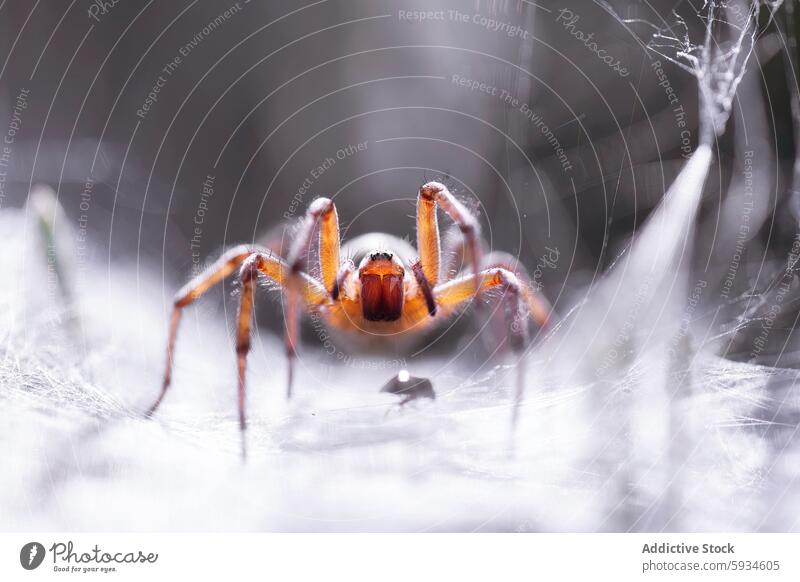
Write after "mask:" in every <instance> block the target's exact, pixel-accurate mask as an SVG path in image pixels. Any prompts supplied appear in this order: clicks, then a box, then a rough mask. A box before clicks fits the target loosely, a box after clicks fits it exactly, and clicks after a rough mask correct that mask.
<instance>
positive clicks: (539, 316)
mask: <svg viewBox="0 0 800 582" xmlns="http://www.w3.org/2000/svg"><path fill="white" fill-rule="evenodd" d="M484 264H485V265H486V268H487V269H491V268H493V267H500V268H502V269H506V270H507V271H510V272H512V273H514V274H515V275H516V276H517V278H518V279H519V280H520V282H521V283H522V294H521V297H522V300H523V301H524V302H525V304H526V306H527V308H528V311H530V313H531V315H532V316H533V320H534V321H535V322H536V324H537V325H538V326H539V327H543V328H546V327H548V326H549V325H551V324H552V323H553V319H554V314H553V308H552V306H551V305H550V302H549V301H548V300H547V298H546V297H545V296H544V295H542V294H541V293H540V292H539V291H538V290H537V289H536V288H535V287H534V282H533V281H531V277H530V275H529V274H528V271H527V269H525V267H524V266H523V265H522V264H521V263H520V262H519V261H518V260H517V259H516V257H514V256H513V255H512V254H510V253H506V252H504V251H492V252H491V253H489V254H488V255H486V257H485V258H484Z"/></svg>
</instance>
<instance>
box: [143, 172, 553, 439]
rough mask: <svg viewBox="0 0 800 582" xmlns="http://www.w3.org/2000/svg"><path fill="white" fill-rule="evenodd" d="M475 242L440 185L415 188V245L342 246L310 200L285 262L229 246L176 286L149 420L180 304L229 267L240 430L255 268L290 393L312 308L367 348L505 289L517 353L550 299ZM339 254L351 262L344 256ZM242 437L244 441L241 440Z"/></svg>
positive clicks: (470, 223) (467, 215)
mask: <svg viewBox="0 0 800 582" xmlns="http://www.w3.org/2000/svg"><path fill="white" fill-rule="evenodd" d="M438 207H441V208H442V209H443V210H444V212H445V213H446V214H447V215H448V216H449V217H450V218H451V219H452V220H453V222H454V223H455V224H456V225H457V227H458V228H459V230H460V232H461V237H462V239H461V242H462V243H463V244H462V248H463V251H464V252H463V255H464V257H467V261H466V262H467V263H468V264H469V266H467V267H466V268H465V269H463V270H462V272H460V273H456V274H454V275H449V274H448V273H445V274H443V273H444V272H446V271H448V269H444V268H443V261H442V249H441V246H442V245H441V238H440V235H439V224H438V219H437V208H438ZM317 233H318V235H317V236H318V253H316V255H318V256H317V257H316V259H317V260H318V262H319V264H318V265H317V267H318V268H317V269H313V271H318V273H319V277H318V278H317V277H314V276H312V275H310V274H309V273H308V271H307V263H308V262H309V255H310V254H311V252H310V251H311V249H312V245H313V242H314V236H315V234H317ZM480 240H481V239H480V224H479V222H478V220H477V218H476V217H475V216H474V215H473V214H472V213H471V212H470V211H469V210H468V209H467V208H466V207H465V206H464V204H462V203H461V202H460V201H459V200H458V199H457V198H456V197H455V196H453V194H452V193H451V192H450V191H449V190H448V189H447V187H446V186H444V185H443V184H440V183H438V182H429V183H427V184H425V185H423V186H422V187H421V188H420V190H419V194H418V196H417V250H416V251H415V250H414V248H413V247H412V246H411V245H410V244H409V243H408V242H406V241H404V240H401V239H399V238H396V237H392V236H390V235H385V234H380V233H373V234H368V235H363V236H360V237H357V238H356V239H353V240H352V241H350V243H348V244H346V245H344V246H342V245H340V240H339V219H338V215H337V213H336V206H335V204H334V203H333V201H332V200H330V199H328V198H317V199H316V200H314V201H313V202H312V203H311V204H310V206H309V208H308V210H307V212H306V216H305V217H304V218H303V220H302V222H301V224H300V227H299V229H298V231H297V235H296V237H295V239H294V240H293V241H292V243H291V246H290V250H289V253H288V256H287V257H286V258H285V259H284V258H282V257H279V256H276V254H275V253H274V252H272V251H270V250H268V249H267V248H265V247H258V246H251V245H241V246H237V247H234V248H232V249H230V250H228V251H227V252H225V253H224V254H223V255H222V256H221V257H220V258H219V259H218V260H217V261H216V262H215V263H214V264H212V265H211V266H210V267H209V268H208V269H206V270H205V271H204V272H203V273H201V274H200V275H198V276H197V277H195V278H194V279H192V280H191V281H189V283H188V284H186V285H185V286H184V287H183V288H182V289H181V290H180V291H178V293H177V294H176V295H175V299H174V309H173V312H172V317H171V320H170V325H169V335H168V340H167V363H166V371H165V372H164V381H163V385H162V388H161V393H160V394H159V396H158V399H157V400H156V401H155V403H154V404H153V405H152V406H151V408H150V409H149V411H148V413H147V414H148V416H151V415H152V414H153V413H154V412H155V411H156V409H157V408H158V406H159V405H160V404H161V401H162V400H163V399H164V396H165V394H166V393H167V389H168V388H169V386H170V381H171V378H172V366H173V360H174V353H175V339H176V337H177V333H178V324H179V323H180V319H181V313H182V312H183V309H184V308H185V307H186V306H188V305H189V304H191V303H192V302H194V301H195V300H197V299H198V298H199V297H200V296H201V295H203V294H204V293H205V292H206V291H208V290H209V289H210V288H211V287H212V286H214V285H216V284H217V283H219V282H221V281H222V280H223V279H224V278H226V277H228V276H229V275H231V274H233V273H234V272H235V271H236V270H237V269H238V270H239V279H240V281H241V296H240V299H239V312H238V316H237V319H238V322H237V328H236V357H237V362H238V403H239V427H240V429H241V431H242V433H243V434H244V430H245V428H246V424H247V421H246V416H245V371H246V365H247V354H248V352H249V350H250V334H251V322H252V316H253V296H254V293H255V288H256V283H257V281H258V277H259V274H260V275H262V276H264V277H266V279H267V280H268V281H270V282H272V283H273V284H274V285H275V286H277V287H278V288H280V290H281V291H282V292H283V295H284V301H285V316H286V318H285V321H286V325H285V345H286V356H287V360H288V383H287V395H288V396H291V391H292V379H293V361H294V359H295V354H296V348H297V343H298V333H299V319H300V315H301V309H305V310H306V311H309V312H314V313H316V314H318V315H319V316H320V318H321V319H322V320H323V321H324V322H325V323H326V324H327V326H328V327H329V328H331V329H333V330H339V331H341V332H344V333H345V334H347V335H348V337H351V338H353V339H356V338H358V337H360V338H367V339H368V341H369V342H370V343H373V344H374V343H376V342H380V341H388V342H395V341H397V340H398V339H399V338H402V337H404V336H408V335H418V334H420V333H422V332H424V331H427V330H429V329H430V328H431V327H432V326H433V325H435V324H436V323H438V322H441V321H443V320H446V319H447V318H448V317H450V316H452V315H453V314H454V313H456V312H457V310H458V309H459V308H461V307H462V306H464V305H465V304H467V303H469V302H470V301H471V300H472V299H473V298H475V297H477V296H479V295H481V294H482V293H484V292H486V291H489V290H492V289H499V290H502V291H504V293H503V300H504V302H505V307H506V315H507V322H508V333H509V336H508V337H509V342H510V344H511V346H512V348H514V349H515V350H517V351H518V350H520V349H521V348H522V347H523V346H524V343H525V341H526V339H527V335H528V334H527V328H528V316H529V314H530V315H532V316H533V319H534V320H535V322H536V323H537V324H538V325H539V326H545V325H546V324H547V323H548V321H549V320H550V318H551V308H550V304H549V303H548V301H547V300H546V299H545V298H544V297H543V296H541V295H540V294H539V293H538V292H537V291H535V290H534V289H533V288H532V287H531V286H530V284H529V281H528V277H527V274H526V273H525V271H524V269H523V268H522V267H521V266H519V265H518V264H517V261H516V260H515V259H514V258H513V257H512V256H511V255H509V254H507V253H501V252H493V253H489V254H488V255H486V256H485V257H484V256H483V255H482V250H481V242H480ZM390 249H391V250H390ZM342 255H344V256H346V257H349V258H345V259H344V260H342V258H341V257H342ZM356 264H357V265H358V266H356ZM242 442H243V446H244V439H243V441H242ZM243 453H244V449H243Z"/></svg>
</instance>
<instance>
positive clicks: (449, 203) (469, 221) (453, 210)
mask: <svg viewBox="0 0 800 582" xmlns="http://www.w3.org/2000/svg"><path fill="white" fill-rule="evenodd" d="M439 206H441V208H442V210H444V211H445V212H446V213H447V215H448V216H449V217H450V218H451V219H452V220H453V222H455V224H456V225H457V226H458V228H459V230H461V234H462V236H463V237H464V245H465V247H466V252H467V254H468V256H469V260H470V262H471V264H472V272H473V273H477V272H478V271H479V270H480V267H481V249H480V244H479V240H480V223H479V222H478V219H477V218H475V216H474V215H473V214H472V213H471V212H470V211H469V210H468V209H467V207H466V206H464V205H463V204H462V203H461V202H459V200H458V199H457V198H456V197H455V196H453V194H451V193H450V190H448V189H447V186H445V185H444V184H440V183H439V182H428V183H427V184H425V185H423V186H422V188H420V189H419V195H418V197H417V249H418V251H419V258H420V264H421V266H422V272H423V273H424V275H425V278H426V279H427V280H428V283H429V284H430V285H431V287H436V285H437V284H438V283H439V278H440V270H441V237H440V235H439V223H438V220H437V218H436V209H437V207H439ZM473 287H475V288H477V287H478V282H477V281H475V280H473Z"/></svg>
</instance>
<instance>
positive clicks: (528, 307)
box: [433, 257, 551, 426]
mask: <svg viewBox="0 0 800 582" xmlns="http://www.w3.org/2000/svg"><path fill="white" fill-rule="evenodd" d="M495 258H498V257H495ZM476 281H477V285H476ZM476 287H477V288H476ZM492 289H502V290H503V300H504V302H505V310H506V321H507V325H508V341H509V344H510V345H511V349H512V350H513V351H514V353H515V354H517V355H521V354H522V352H523V350H524V348H525V345H526V344H527V341H528V314H532V315H533V317H534V320H535V321H536V323H537V324H539V325H540V326H545V325H547V323H548V320H549V318H550V317H551V315H550V314H551V311H550V306H549V303H547V300H545V299H544V298H542V297H540V296H539V295H538V294H537V293H536V292H535V291H534V290H533V289H531V288H530V286H529V285H528V284H527V283H526V282H525V281H523V280H521V279H520V277H518V276H517V275H515V274H514V273H513V272H512V271H510V270H509V269H506V268H503V267H491V268H488V269H484V270H483V271H480V272H479V273H478V275H477V277H475V276H473V275H471V274H470V275H465V276H462V277H459V278H457V279H453V280H452V281H448V282H447V283H443V284H441V285H439V286H437V287H436V288H435V289H434V290H433V295H434V300H435V302H436V305H437V307H438V308H439V310H440V311H441V312H442V313H444V314H449V313H452V312H453V311H455V310H456V309H457V308H459V307H460V306H461V305H463V304H464V303H466V302H467V301H469V300H470V299H472V298H474V297H475V296H476V295H477V294H481V293H485V292H486V291H490V290H492ZM523 363H524V361H523V360H522V359H520V360H519V362H518V363H517V386H516V395H515V399H514V413H513V416H512V426H513V425H514V424H516V419H517V410H518V407H519V404H520V402H522V397H523V394H524V390H525V368H524V365H523Z"/></svg>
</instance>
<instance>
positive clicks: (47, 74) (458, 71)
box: [0, 1, 791, 295]
mask: <svg viewBox="0 0 800 582" xmlns="http://www.w3.org/2000/svg"><path fill="white" fill-rule="evenodd" d="M681 4H682V3H678V5H677V6H676V8H677V9H681ZM656 8H658V5H656ZM663 8H664V9H665V11H664V14H661V15H659V14H657V13H656V12H654V11H653V10H654V9H653V7H651V6H649V5H646V4H641V3H638V2H630V3H620V2H617V3H615V6H614V9H615V10H616V12H617V13H618V14H620V15H621V16H623V17H625V18H647V19H649V20H651V21H656V22H658V21H659V19H660V18H662V17H663V18H669V17H670V16H671V15H670V14H669V8H672V6H664V7H663ZM565 9H567V5H566V4H565V5H563V6H562V5H560V4H558V3H554V2H548V1H544V2H515V1H494V2H483V1H478V2H468V3H453V5H452V6H451V5H449V4H443V5H437V6H432V5H429V4H428V3H416V4H414V3H412V4H407V3H404V2H389V1H380V2H374V1H370V2H366V1H365V2H336V1H322V2H313V3H309V4H307V5H298V4H297V3H294V2H269V3H255V2H243V1H242V2H239V3H236V4H232V3H225V2H199V1H195V2H185V3H164V2H148V3H144V4H142V3H135V2H125V1H120V2H117V3H115V4H113V7H112V6H109V5H108V3H102V2H97V3H90V2H73V3H72V4H70V5H69V7H68V9H67V7H65V6H62V5H60V4H59V5H53V4H49V5H48V4H46V3H41V4H39V3H37V4H29V3H25V2H15V1H10V2H7V3H6V5H5V6H4V7H3V9H2V13H3V18H2V21H0V22H1V24H0V26H2V27H3V31H4V32H3V34H2V43H3V44H4V49H3V52H4V54H6V56H7V58H6V59H5V62H4V67H3V71H2V76H1V77H0V83H2V94H3V100H2V103H1V104H0V114H2V116H3V118H5V117H10V116H11V111H12V109H13V106H14V103H15V100H16V97H17V95H18V93H19V92H20V90H22V89H25V90H28V91H29V92H30V94H29V96H28V97H27V99H26V109H25V110H24V115H23V120H22V128H21V130H20V131H19V133H18V135H17V136H16V139H15V143H14V148H13V155H12V159H11V165H10V168H9V172H8V176H7V179H6V190H5V197H4V198H3V200H2V205H3V206H6V207H8V206H11V207H14V206H21V205H22V204H23V203H24V202H25V200H26V198H27V192H28V189H29V186H30V184H31V183H32V182H33V183H36V182H45V183H48V184H50V185H52V186H53V187H55V188H57V190H58V197H59V200H60V201H61V203H62V205H63V206H64V208H65V209H66V211H67V214H68V215H69V216H70V218H71V219H72V220H73V221H75V222H76V223H77V222H78V221H79V220H81V218H83V219H84V220H83V222H84V223H85V227H86V230H87V233H88V236H89V237H90V238H91V240H92V241H93V242H94V243H96V248H97V249H98V251H97V252H102V253H103V254H105V252H106V251H108V252H109V256H110V257H112V258H113V259H115V260H117V259H118V260H123V261H124V260H131V259H132V258H133V257H135V258H136V260H139V261H144V262H147V263H159V262H160V261H162V260H163V261H164V269H165V274H166V277H167V280H168V283H169V285H175V284H177V282H180V281H181V280H182V279H183V278H184V277H185V276H186V275H187V274H188V273H190V272H191V269H192V266H193V264H196V263H197V260H198V256H197V255H198V254H199V256H200V258H201V259H202V260H203V261H205V259H206V258H207V257H209V256H213V255H215V254H216V253H218V252H219V250H220V249H221V248H222V247H223V246H225V245H230V244H234V243H238V242H242V241H252V240H255V239H257V238H258V237H259V236H260V234H262V233H265V232H269V229H270V228H271V227H273V226H275V225H276V224H279V223H281V222H284V221H285V216H299V215H302V213H303V212H304V210H305V207H306V206H307V204H308V203H309V202H310V201H311V200H312V199H313V198H314V197H316V196H320V195H326V196H334V197H335V199H336V203H337V205H338V208H339V215H340V218H341V220H342V224H343V228H344V229H345V233H346V235H347V236H350V237H352V236H354V235H357V234H360V233H364V232H369V231H372V230H384V231H388V232H391V233H392V234H396V235H399V236H410V237H411V238H412V240H414V220H413V213H414V201H415V196H416V190H417V188H418V187H419V185H420V184H422V183H423V182H425V181H426V180H429V179H439V180H443V181H445V182H447V183H448V184H449V185H450V186H451V187H452V188H453V190H454V191H455V192H456V193H457V194H458V195H459V196H461V197H462V198H463V199H466V200H468V201H470V202H471V203H472V204H473V206H474V207H476V208H478V209H479V212H480V214H481V221H482V223H483V225H484V228H485V232H486V235H487V238H488V239H489V244H490V246H491V247H492V248H497V249H503V250H507V251H509V252H512V253H514V254H517V255H519V256H520V258H521V260H522V261H523V263H525V264H526V265H527V266H528V267H529V269H531V270H533V269H534V268H535V266H536V264H537V262H538V261H539V259H540V257H541V256H542V254H543V253H547V251H545V247H546V246H547V247H550V248H552V249H557V250H558V252H559V254H560V256H561V257H562V259H561V261H559V264H558V265H557V266H556V267H555V268H546V269H543V270H541V271H542V272H541V283H542V284H543V285H545V286H547V287H548V288H549V289H550V290H552V292H553V293H554V295H558V294H559V292H560V289H561V286H562V284H563V283H565V282H567V289H575V288H578V287H580V286H581V285H582V284H584V283H585V282H586V281H587V280H588V279H587V277H588V276H591V273H593V272H595V270H596V269H598V268H602V266H604V265H605V264H606V262H607V261H608V257H609V255H608V253H607V252H605V251H606V248H607V247H606V243H609V244H610V245H611V248H615V247H616V246H617V245H618V244H619V243H620V241H624V240H626V239H627V238H628V237H629V235H630V233H631V231H632V230H633V228H634V225H635V224H636V222H637V220H640V219H641V218H642V217H644V216H646V215H647V213H648V211H649V209H650V208H652V206H653V205H654V204H655V203H657V202H658V201H659V199H660V197H661V195H662V194H663V191H664V189H665V184H666V185H668V184H669V183H670V182H671V180H672V178H673V177H674V175H675V174H676V173H677V171H678V170H679V169H680V165H681V163H682V161H683V158H682V157H681V155H682V151H681V146H682V145H683V146H686V145H687V144H686V143H685V142H686V141H687V138H688V140H689V141H691V143H694V140H695V135H694V134H695V131H694V128H695V127H696V101H697V99H696V93H697V90H696V84H695V83H694V80H693V79H692V78H691V77H690V76H689V75H687V74H685V73H683V72H681V71H679V70H678V69H677V68H675V67H673V66H672V65H670V64H669V63H667V62H666V61H664V60H663V59H662V60H661V61H662V67H659V68H658V70H657V69H655V68H653V66H652V64H653V62H654V58H653V55H652V54H651V53H648V52H646V51H644V50H643V49H642V46H641V45H640V44H639V42H638V41H637V38H636V36H634V35H633V34H632V33H631V31H630V30H626V27H625V26H623V25H621V24H620V23H618V22H616V21H615V20H614V19H613V18H612V17H611V16H610V15H609V13H608V12H607V10H606V8H605V7H604V6H603V5H601V4H600V3H597V2H590V1H583V2H579V3H577V4H575V5H574V6H572V7H571V8H569V12H568V13H562V10H565ZM426 12H427V14H426ZM573 15H574V16H578V17H579V19H578V20H577V21H575V22H574V23H573V24H572V26H571V28H569V27H568V28H565V25H568V24H569V21H570V20H571V18H574V16H573ZM576 32H578V33H581V32H582V33H584V34H586V35H589V34H590V33H591V34H592V35H593V36H594V37H595V38H596V40H597V42H598V43H599V45H600V46H601V47H602V49H604V50H605V51H606V53H605V54H608V55H612V56H613V57H614V61H615V62H617V61H618V63H619V66H618V67H617V68H618V69H619V71H617V70H614V69H613V67H610V66H608V65H606V64H605V63H604V62H602V61H600V60H599V59H598V58H597V57H596V56H594V55H593V54H592V53H591V52H590V51H589V49H587V47H586V43H585V42H581V41H580V40H578V38H577V37H576V36H575V33H576ZM638 32H640V33H641V31H638ZM183 55H185V56H183ZM176 58H177V59H179V60H180V62H175V59H176ZM776 60H780V59H776ZM662 68H663V72H661V70H662ZM622 69H624V74H620V71H621V70H622ZM771 69H772V73H773V75H774V79H772V81H773V82H772V83H771V84H770V96H771V98H772V99H774V100H775V101H776V103H779V104H780V106H779V107H778V106H776V107H774V109H773V110H772V112H771V113H772V116H773V117H772V119H770V125H771V126H772V127H774V129H775V133H774V135H775V137H776V141H777V145H778V146H779V152H780V154H781V156H785V157H787V158H788V157H790V156H791V124H790V123H789V121H788V117H787V116H788V115H789V113H788V107H787V105H788V103H787V101H786V99H787V96H786V95H783V94H782V93H781V92H782V91H783V89H782V84H783V80H782V78H783V69H782V67H781V65H780V63H776V66H773V67H771ZM659 74H661V75H666V78H668V83H669V87H670V88H671V89H672V90H674V95H675V96H676V98H677V100H678V101H674V99H675V98H673V102H672V103H671V102H670V95H669V94H668V93H667V92H666V91H665V87H662V86H659V83H660V82H661V80H662V79H661V78H659V76H658V75H659ZM765 80H766V79H765ZM756 82H758V81H756ZM152 97H155V99H151V100H149V98H152ZM781 98H783V99H781ZM676 103H678V104H679V105H681V106H683V108H684V110H685V122H686V128H687V129H688V133H687V134H684V135H682V133H681V132H682V128H681V127H678V125H677V122H676V117H675V114H674V113H673V111H672V109H673V108H674V106H675V104H676ZM753 107H754V106H752V105H751V106H748V105H744V106H743V109H748V110H750V109H752V108H753ZM358 144H363V147H362V150H361V151H357V152H356V153H352V152H349V151H347V150H348V147H352V146H357V145H358ZM721 147H724V144H723V145H722V146H721ZM337 152H339V157H341V158H342V159H339V158H337ZM342 152H344V153H342ZM326 159H333V160H334V161H335V163H334V164H332V165H331V167H325V168H324V169H323V171H322V172H317V171H316V170H317V168H318V167H320V166H322V165H323V163H324V161H325V160H326ZM781 173H782V172H778V174H777V175H778V176H780V175H781ZM313 174H317V177H314V175H313ZM209 178H210V179H211V182H212V183H213V195H208V193H206V195H204V191H203V187H204V183H206V181H207V180H208V179H209ZM718 179H722V180H724V179H726V177H725V176H724V175H722V176H719V177H718ZM87 182H89V183H90V186H91V188H90V189H91V192H90V198H91V200H90V201H89V204H88V209H86V206H87V205H86V204H84V205H83V207H84V209H86V210H81V201H82V200H84V201H86V198H87V196H86V194H85V191H86V190H87ZM304 182H305V187H304ZM711 189H712V190H714V191H717V192H718V191H719V189H718V188H713V187H712V188H711ZM82 196H83V198H82ZM200 214H202V216H200ZM198 220H201V221H202V224H200V225H198V224H197V222H196V221H198ZM197 226H199V227H200V231H201V232H200V234H199V235H197V234H196V232H195V227H197ZM193 257H194V258H193ZM193 261H194V262H193ZM568 280H569V281H568Z"/></svg>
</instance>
